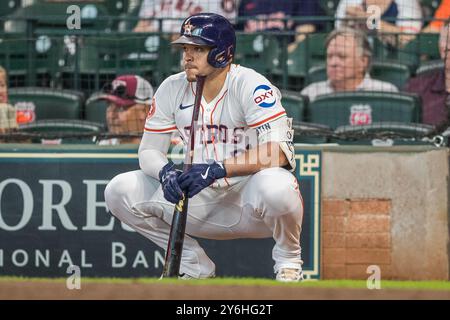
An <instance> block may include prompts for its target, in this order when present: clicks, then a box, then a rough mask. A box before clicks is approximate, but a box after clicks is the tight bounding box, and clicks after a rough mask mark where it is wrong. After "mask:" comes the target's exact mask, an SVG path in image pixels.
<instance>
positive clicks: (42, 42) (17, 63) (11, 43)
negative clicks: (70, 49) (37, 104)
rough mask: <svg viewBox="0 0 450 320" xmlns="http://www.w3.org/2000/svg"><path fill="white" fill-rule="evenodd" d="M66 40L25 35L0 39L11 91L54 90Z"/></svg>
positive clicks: (1, 52) (11, 35)
mask: <svg viewBox="0 0 450 320" xmlns="http://www.w3.org/2000/svg"><path fill="white" fill-rule="evenodd" d="M61 52H62V39H61V38H50V37H48V36H46V35H40V36H38V37H36V38H35V39H27V38H26V36H25V35H23V34H16V33H4V34H2V35H1V36H0V63H1V65H2V66H3V67H4V68H5V69H6V70H8V75H9V84H10V87H18V86H20V87H23V86H46V87H48V86H50V85H51V84H52V82H51V81H52V80H53V81H54V80H55V79H56V76H57V73H58V71H59V64H58V62H59V57H61Z"/></svg>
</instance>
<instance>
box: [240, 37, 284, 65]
mask: <svg viewBox="0 0 450 320" xmlns="http://www.w3.org/2000/svg"><path fill="white" fill-rule="evenodd" d="M279 55H280V45H279V43H278V41H277V39H276V38H275V36H271V35H263V34H244V33H236V53H235V61H236V63H238V64H242V65H243V66H245V67H248V68H252V69H255V70H256V71H258V72H260V73H262V74H268V73H270V72H271V71H272V70H273V69H275V68H276V67H277V66H278V65H279Z"/></svg>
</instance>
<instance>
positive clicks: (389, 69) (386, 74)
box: [308, 61, 411, 89]
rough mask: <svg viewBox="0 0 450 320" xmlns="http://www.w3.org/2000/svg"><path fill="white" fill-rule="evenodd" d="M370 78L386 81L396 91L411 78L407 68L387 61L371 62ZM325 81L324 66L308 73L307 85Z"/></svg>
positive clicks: (314, 68)
mask: <svg viewBox="0 0 450 320" xmlns="http://www.w3.org/2000/svg"><path fill="white" fill-rule="evenodd" d="M370 76H371V77H372V78H374V79H377V80H381V81H386V82H390V83H392V84H394V85H395V86H396V87H397V88H398V89H401V88H403V86H404V84H405V83H406V82H407V81H408V79H409V78H410V76H411V71H410V69H409V68H408V66H406V65H403V64H400V63H395V62H388V61H373V62H372V67H371V70H370ZM326 79H327V71H326V66H325V65H318V66H314V67H312V68H311V69H309V71H308V83H314V82H318V81H324V80H326Z"/></svg>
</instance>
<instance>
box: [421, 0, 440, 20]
mask: <svg viewBox="0 0 450 320" xmlns="http://www.w3.org/2000/svg"><path fill="white" fill-rule="evenodd" d="M440 3H441V1H440V0H420V5H421V7H422V13H423V16H424V17H425V18H427V17H432V16H433V15H434V12H435V11H436V9H437V8H438V7H439V5H440Z"/></svg>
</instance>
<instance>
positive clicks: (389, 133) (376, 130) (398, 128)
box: [330, 121, 434, 146]
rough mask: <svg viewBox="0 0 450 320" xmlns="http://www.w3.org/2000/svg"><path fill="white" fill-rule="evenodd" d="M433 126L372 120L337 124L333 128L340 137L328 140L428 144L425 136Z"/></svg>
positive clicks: (390, 144)
mask: <svg viewBox="0 0 450 320" xmlns="http://www.w3.org/2000/svg"><path fill="white" fill-rule="evenodd" d="M433 130H434V126H431V125H427V124H422V123H402V122H389V121H387V122H374V123H371V124H369V125H361V126H351V125H345V126H339V127H338V128H336V130H335V134H336V135H337V136H342V139H337V138H332V139H331V141H330V142H334V143H339V144H363V145H367V144H369V145H374V146H392V145H416V144H420V145H430V144H432V141H431V140H430V139H429V138H427V137H426V136H427V135H429V134H430V133H431V132H432V131H433Z"/></svg>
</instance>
